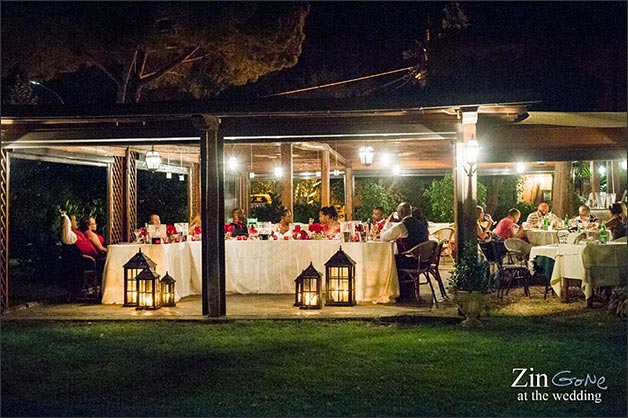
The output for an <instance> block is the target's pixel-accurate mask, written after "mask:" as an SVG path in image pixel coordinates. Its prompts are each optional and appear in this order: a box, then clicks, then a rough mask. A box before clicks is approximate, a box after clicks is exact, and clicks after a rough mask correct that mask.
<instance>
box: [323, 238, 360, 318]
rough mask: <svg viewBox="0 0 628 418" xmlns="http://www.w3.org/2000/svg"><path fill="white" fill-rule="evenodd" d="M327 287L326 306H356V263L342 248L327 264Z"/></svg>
mask: <svg viewBox="0 0 628 418" xmlns="http://www.w3.org/2000/svg"><path fill="white" fill-rule="evenodd" d="M325 285H326V290H325V291H326V293H327V297H326V301H325V305H328V306H353V305H355V261H353V260H352V259H351V257H349V256H348V255H347V254H346V253H345V252H344V251H342V246H341V247H340V249H339V250H338V251H337V252H336V254H334V255H333V256H332V257H331V258H330V259H329V260H328V261H327V262H326V263H325Z"/></svg>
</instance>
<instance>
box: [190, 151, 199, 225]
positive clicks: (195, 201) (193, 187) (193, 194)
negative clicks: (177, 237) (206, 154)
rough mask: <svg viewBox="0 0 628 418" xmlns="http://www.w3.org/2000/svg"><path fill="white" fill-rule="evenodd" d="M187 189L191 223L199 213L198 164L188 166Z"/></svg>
mask: <svg viewBox="0 0 628 418" xmlns="http://www.w3.org/2000/svg"><path fill="white" fill-rule="evenodd" d="M188 188H189V189H188V207H189V217H190V221H192V219H194V217H195V216H196V215H200V213H201V173H200V165H199V164H198V163H191V164H190V174H189V181H188ZM190 226H192V225H190Z"/></svg>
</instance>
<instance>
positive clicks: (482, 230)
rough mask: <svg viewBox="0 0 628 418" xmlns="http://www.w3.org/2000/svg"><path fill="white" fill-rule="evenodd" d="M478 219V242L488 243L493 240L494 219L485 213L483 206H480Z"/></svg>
mask: <svg viewBox="0 0 628 418" xmlns="http://www.w3.org/2000/svg"><path fill="white" fill-rule="evenodd" d="M477 211H478V219H477V222H476V223H477V231H478V240H479V241H480V242H482V241H488V240H489V239H491V226H493V218H491V215H489V214H487V213H485V212H484V208H483V207H482V206H478V208H477Z"/></svg>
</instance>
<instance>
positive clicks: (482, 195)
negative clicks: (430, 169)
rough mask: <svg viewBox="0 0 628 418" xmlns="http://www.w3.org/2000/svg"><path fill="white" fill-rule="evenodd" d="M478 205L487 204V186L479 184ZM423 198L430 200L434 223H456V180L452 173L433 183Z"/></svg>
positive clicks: (431, 217) (431, 218)
mask: <svg viewBox="0 0 628 418" xmlns="http://www.w3.org/2000/svg"><path fill="white" fill-rule="evenodd" d="M477 185H478V192H477V201H478V205H485V204H486V186H485V185H484V184H482V183H481V182H480V181H478V182H477ZM423 196H424V197H426V198H427V199H429V200H430V213H429V216H430V220H431V221H434V222H453V221H454V179H453V176H452V175H451V173H447V174H445V176H444V177H443V178H442V179H441V180H434V181H432V185H431V186H430V187H428V188H427V189H426V190H425V192H423Z"/></svg>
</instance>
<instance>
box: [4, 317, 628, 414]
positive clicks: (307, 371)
mask: <svg viewBox="0 0 628 418" xmlns="http://www.w3.org/2000/svg"><path fill="white" fill-rule="evenodd" d="M1 342H2V409H1V413H2V416H42V415H46V416H626V413H627V411H626V323H625V322H622V321H620V320H618V319H615V318H613V317H610V316H608V315H607V314H606V312H605V311H603V310H599V309H598V310H589V311H587V312H582V311H581V312H579V313H577V314H576V313H558V314H556V315H546V316H537V317H523V316H505V315H497V316H493V317H490V318H488V319H487V320H486V325H485V326H483V327H482V328H479V329H474V330H465V329H462V328H461V327H459V326H458V325H443V324H434V323H432V324H408V323H405V324H404V323H382V322H369V321H313V320H305V321H235V322H225V323H218V324H216V323H202V322H166V321H164V322H148V321H145V322H94V323H87V322H37V323H33V322H5V323H3V326H2V341H1ZM516 367H527V368H530V367H532V368H534V373H546V374H547V375H548V377H549V379H550V380H551V378H552V376H553V375H554V374H555V373H557V372H559V371H562V370H570V371H571V372H572V373H571V374H572V375H573V376H578V377H584V376H585V375H586V374H587V373H591V374H596V375H597V376H600V375H603V376H605V377H606V383H605V386H607V387H608V389H607V390H605V391H600V390H599V389H597V388H596V387H594V386H592V385H588V386H580V387H578V388H574V387H554V386H551V381H550V387H548V388H539V391H540V392H541V393H548V394H550V395H549V396H550V397H551V396H552V395H551V394H552V393H561V392H565V393H570V392H573V391H574V390H577V391H578V392H579V391H581V390H583V389H584V390H586V391H587V393H596V392H601V396H602V398H601V399H602V401H601V403H597V404H596V403H595V402H593V401H577V400H576V401H562V400H561V401H555V400H553V399H550V400H548V401H545V402H544V401H532V400H530V398H528V401H518V400H517V394H518V393H519V392H530V393H529V394H528V396H531V392H532V391H533V390H534V389H531V388H527V389H526V388H512V387H511V384H512V383H513V381H514V378H515V374H513V371H512V369H513V368H516Z"/></svg>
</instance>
